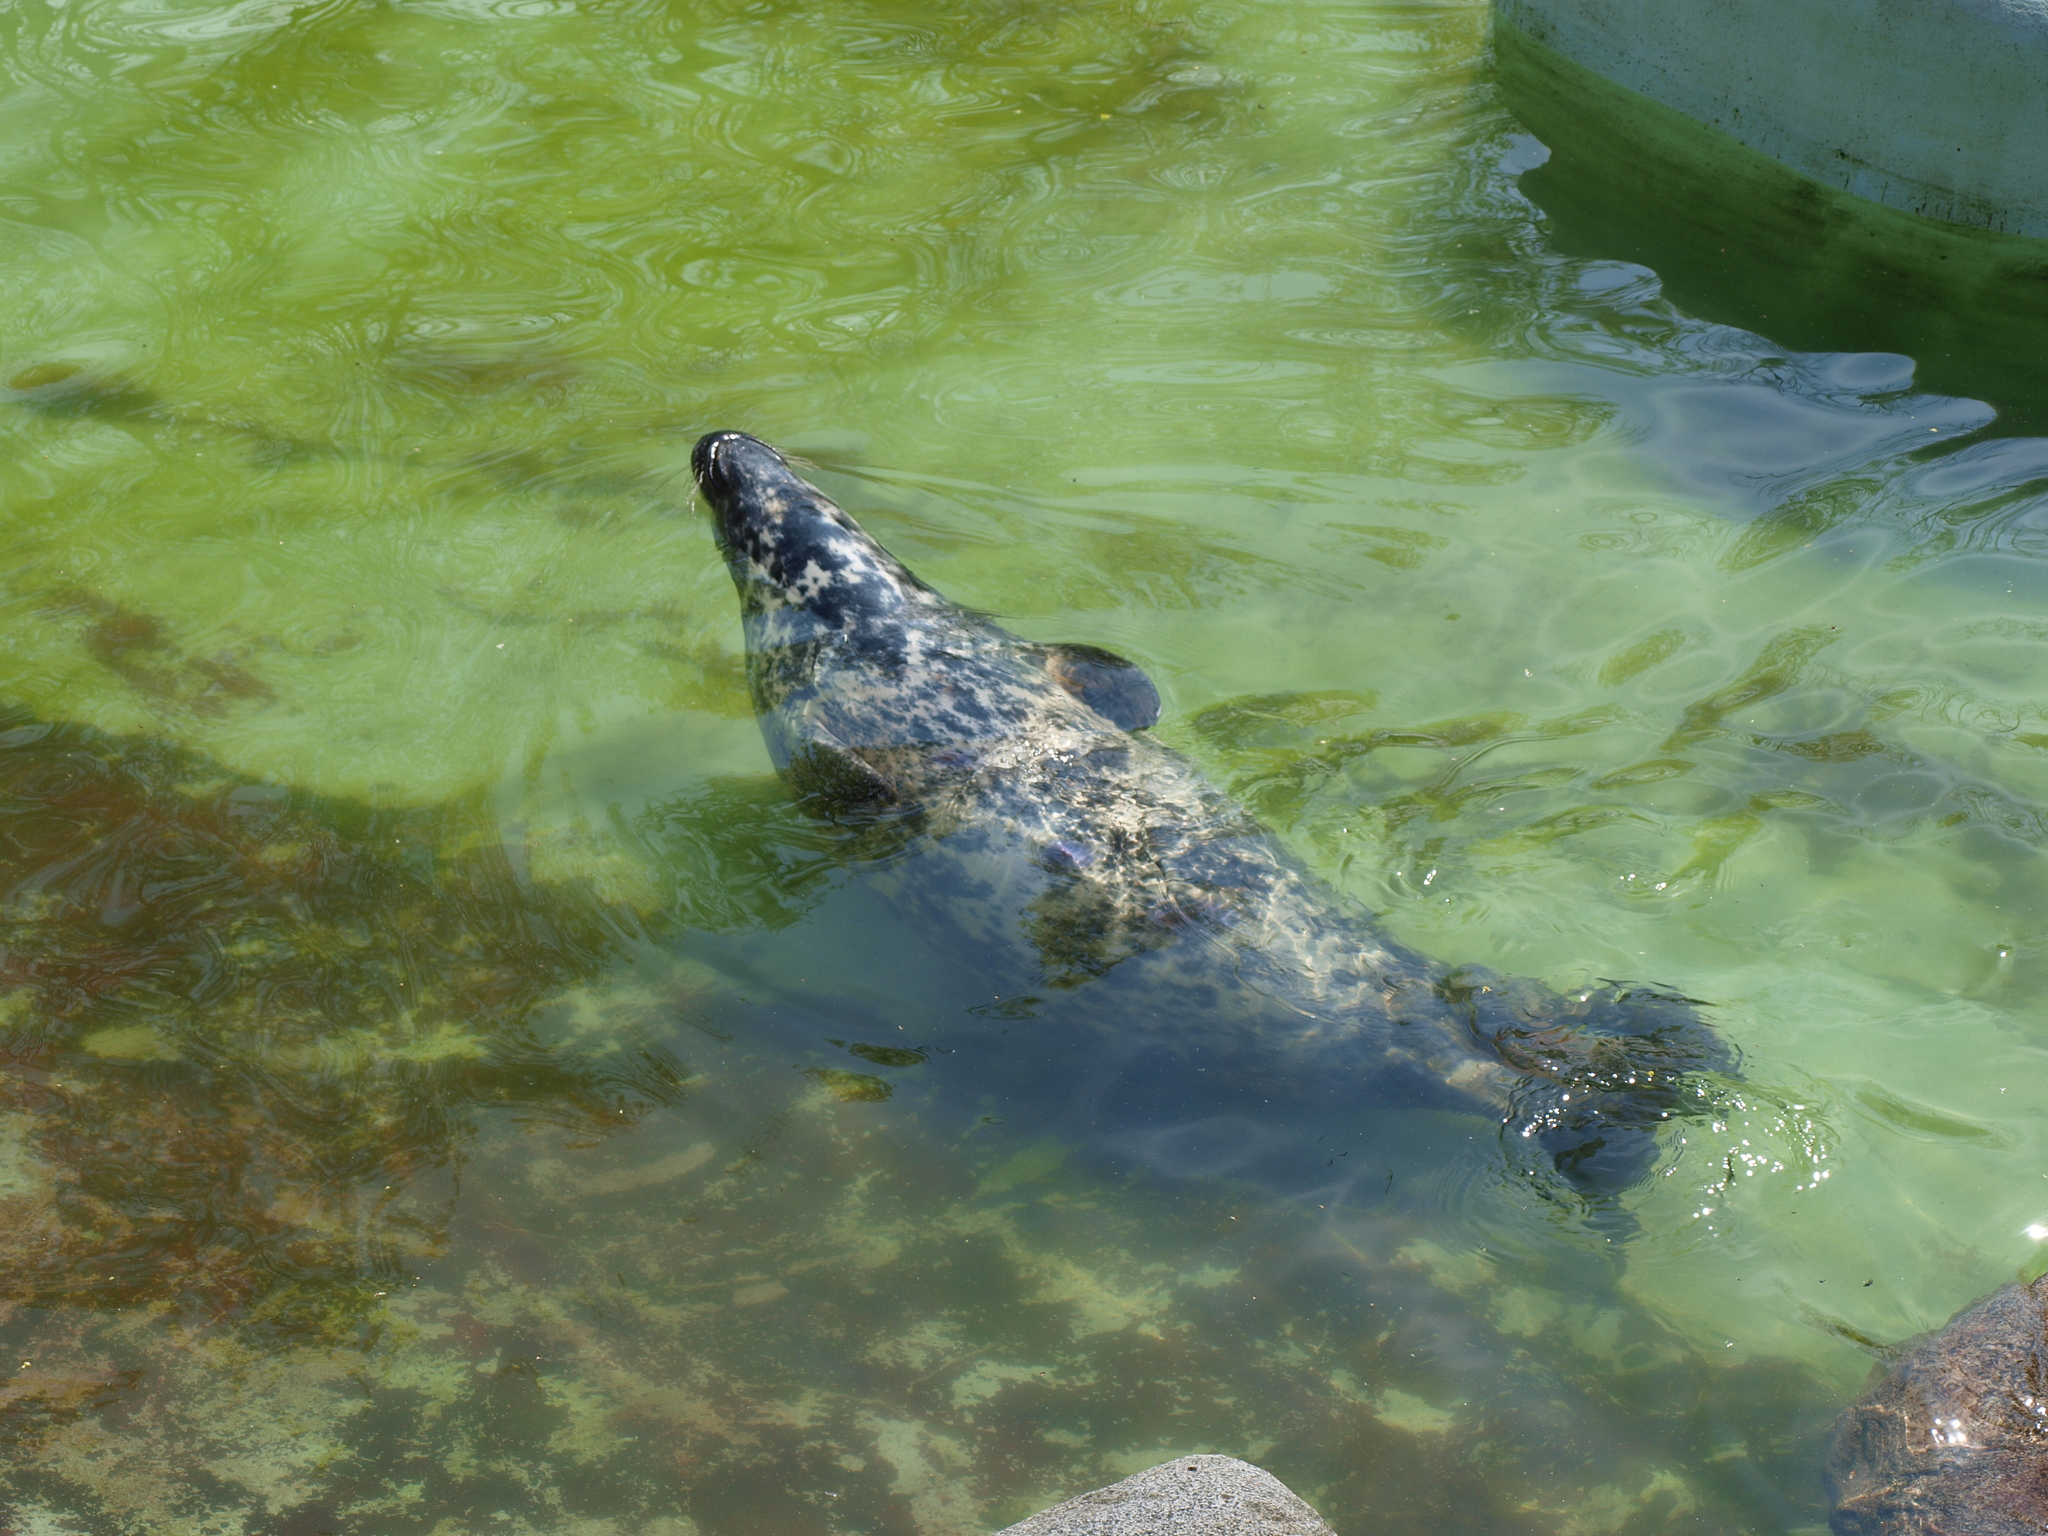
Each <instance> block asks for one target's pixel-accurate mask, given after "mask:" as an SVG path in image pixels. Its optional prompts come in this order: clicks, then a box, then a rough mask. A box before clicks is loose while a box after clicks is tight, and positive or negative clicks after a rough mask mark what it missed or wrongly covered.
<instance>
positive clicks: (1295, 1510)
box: [997, 1456, 1333, 1536]
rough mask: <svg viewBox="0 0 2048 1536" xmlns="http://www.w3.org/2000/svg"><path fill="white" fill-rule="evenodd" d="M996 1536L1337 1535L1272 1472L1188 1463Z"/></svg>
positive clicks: (1242, 1464) (1241, 1464) (1201, 1460)
mask: <svg viewBox="0 0 2048 1536" xmlns="http://www.w3.org/2000/svg"><path fill="white" fill-rule="evenodd" d="M997 1536H1333V1533H1332V1532H1331V1530H1330V1528H1329V1527H1328V1526H1327V1525H1325V1524H1323V1522H1322V1517H1321V1516H1319V1515H1318V1514H1317V1513H1316V1512H1315V1511H1314V1510H1312V1509H1310V1508H1309V1507H1308V1506H1307V1505H1306V1504H1304V1503H1302V1502H1301V1500H1300V1499H1298V1498H1296V1497H1295V1496H1294V1495H1293V1493H1291V1492H1290V1491H1289V1490H1288V1487H1287V1485H1286V1484H1285V1483H1283V1482H1281V1481H1280V1479H1279V1478H1277V1477H1275V1476H1273V1474H1272V1473H1270V1472H1262V1471H1260V1470H1259V1469H1258V1468H1257V1467H1255V1466H1253V1465H1252V1464H1251V1463H1250V1462H1248V1461H1239V1460H1238V1459H1237V1458H1236V1457H1235V1456H1181V1457H1177V1458H1176V1459H1174V1460H1172V1461H1162V1462H1161V1463H1160V1464H1159V1465H1158V1466H1156V1467H1153V1468H1151V1469H1149V1470H1147V1471H1144V1472H1140V1473H1138V1474H1137V1475H1136V1476H1135V1477H1127V1478H1125V1479H1124V1480H1123V1481H1122V1482H1120V1483H1111V1484H1110V1485H1109V1486H1108V1487H1107V1488H1098V1489H1096V1490H1095V1491H1094V1492H1093V1493H1084V1494H1082V1495H1081V1496H1080V1497H1079V1498H1078V1499H1069V1500H1067V1502H1066V1503H1064V1504H1056V1505H1054V1506H1053V1507H1052V1508H1051V1509H1048V1510H1046V1511H1045V1512H1044V1513H1043V1514H1037V1515H1033V1516H1032V1517H1031V1518H1030V1519H1029V1520H1025V1521H1023V1522H1021V1523H1020V1524H1017V1525H1013V1526H1011V1527H1010V1528H1009V1529H1008V1530H1005V1531H1000V1532H998V1533H997Z"/></svg>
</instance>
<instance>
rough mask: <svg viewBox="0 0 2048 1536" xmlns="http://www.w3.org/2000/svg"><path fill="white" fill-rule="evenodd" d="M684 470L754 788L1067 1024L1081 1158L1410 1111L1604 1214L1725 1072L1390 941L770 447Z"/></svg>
mask: <svg viewBox="0 0 2048 1536" xmlns="http://www.w3.org/2000/svg"><path fill="white" fill-rule="evenodd" d="M691 468H692V471H693V473H694V475H695V477H696V481H697V485H698V488H699V490H700V492H701V494H702V495H703V498H704V500H705V501H706V503H707V504H708V505H709V506H710V508H711V510H712V512H713V514H714V517H715V521H716V534H717V540H718V543H719V546H720V548H721V550H722V551H723V553H724V555H725V558H726V561H727V564H728V566H729V568H730V570H731V574H732V579H733V582H734V585H735V586H736V588H737V589H738V593H739V601H740V609H741V615H742V622H743V626H744V630H745V638H746V653H747V677H748V683H749V687H750V688H751V690H752V695H753V702H754V707H755V709H756V711H757V713H758V715H759V718H760V725H761V730H762V733H763V736H764V737H765V739H766V742H767V746H768V751H769V755H770V756H771V758H772V759H773V761H774V763H775V766H776V768H777V770H778V771H779V772H780V773H781V775H782V776H783V778H784V779H785V781H786V782H787V783H788V784H789V785H790V786H791V788H792V789H793V790H794V791H795V792H796V793H797V794H799V795H800V796H802V797H804V800H805V803H806V804H807V805H809V806H810V807H811V808H813V809H815V810H816V811H818V812H819V813H820V814H822V815H826V816H830V817H832V818H834V819H837V820H839V821H842V822H845V823H846V824H848V825H849V826H853V827H857V828H861V829H864V830H865V832H866V833H867V834H869V835H871V836H873V837H875V838H876V839H877V840H878V841H877V843H876V846H877V847H878V848H882V849H886V856H882V855H881V854H878V856H877V857H876V858H875V859H874V861H873V865H874V871H875V873H874V888H875V889H876V891H877V892H878V893H879V894H881V895H883V896H884V897H886V898H887V899H888V900H890V901H891V902H892V903H894V904H895V905H896V906H897V907H898V908H899V910H901V911H902V912H903V913H904V915H905V916H906V917H907V918H908V919H910V920H912V921H915V922H917V923H918V924H920V926H921V928H922V929H923V931H924V933H925V935H926V936H927V938H929V939H930V941H931V942H933V943H934V944H937V945H939V946H941V947H942V948H944V949H946V950H948V951H950V952H951V953H953V954H954V955H956V956H961V957H964V958H965V959H966V961H967V963H969V964H971V965H973V966H974V967H976V968H977V969H978V971H979V973H980V974H981V975H982V976H983V977H984V978H985V979H986V980H987V981H988V982H989V983H990V986H991V989H992V990H997V991H1005V990H1014V989H1037V990H1049V991H1053V992H1055V993H1057V994H1060V995H1062V996H1065V997H1067V998H1069V999H1071V1000H1073V1002H1074V1006H1070V1007H1068V1008H1067V1009H1066V1010H1065V1012H1064V1013H1063V1016H1062V1018H1063V1024H1062V1028H1063V1029H1064V1030H1066V1033H1064V1034H1062V1035H1061V1036H1060V1043H1059V1045H1058V1047H1057V1050H1058V1053H1059V1056H1060V1060H1061V1063H1062V1065H1061V1067H1060V1069H1059V1073H1058V1074H1057V1075H1060V1076H1062V1077H1063V1079H1064V1080H1065V1081H1067V1082H1068V1083H1069V1085H1070V1087H1071V1089H1072V1093H1073V1095H1074V1096H1075V1097H1076V1099H1077V1100H1081V1099H1085V1100H1086V1118H1087V1119H1088V1120H1089V1122H1090V1125H1091V1128H1092V1130H1093V1131H1094V1132H1095V1133H1097V1134H1098V1135H1109V1136H1112V1137H1114V1136H1123V1137H1125V1138H1126V1140H1127V1142H1128V1143H1129V1145H1130V1146H1131V1148H1132V1149H1133V1150H1134V1152H1135V1154H1136V1155H1138V1156H1139V1157H1141V1158H1142V1159H1143V1160H1145V1161H1147V1162H1149V1163H1151V1164H1152V1165H1153V1166H1155V1167H1166V1166H1169V1165H1171V1167H1172V1168H1173V1169H1174V1170H1176V1171H1182V1172H1225V1171H1231V1170H1234V1169H1238V1168H1241V1167H1243V1166H1246V1165H1247V1163H1248V1162H1249V1161H1252V1160H1255V1159H1257V1158H1259V1157H1263V1156H1266V1155H1268V1153H1269V1152H1271V1151H1272V1150H1273V1149H1275V1148H1278V1147H1280V1146H1281V1145H1282V1144H1288V1145H1291V1146H1293V1147H1294V1154H1293V1155H1295V1156H1296V1157H1297V1158H1298V1159H1300V1158H1304V1157H1305V1156H1306V1155H1307V1154H1306V1153H1305V1152H1304V1150H1303V1148H1304V1146H1305V1145H1306V1138H1305V1137H1303V1136H1300V1135H1299V1134H1298V1132H1299V1131H1300V1129H1301V1128H1302V1127H1303V1126H1305V1125H1308V1124H1310V1123H1315V1124H1319V1125H1321V1126H1322V1127H1323V1129H1324V1130H1325V1131H1327V1129H1328V1125H1329V1118H1328V1117H1329V1113H1331V1112H1335V1113H1337V1114H1340V1115H1341V1114H1348V1113H1350V1112H1351V1111H1352V1110H1353V1109H1355V1108H1357V1107H1359V1106H1361V1105H1363V1104H1365V1103H1366V1102H1368V1101H1385V1100H1389V1099H1391V1100H1394V1101H1397V1102H1411V1103H1416V1102H1419V1103H1425V1104H1433V1105H1438V1106H1446V1107H1454V1108H1458V1109H1462V1110H1465V1111H1468V1112H1473V1113H1479V1114H1484V1115H1486V1116H1488V1117H1489V1118H1491V1119H1492V1120H1494V1121H1496V1122H1497V1123H1499V1124H1500V1125H1501V1126H1503V1127H1504V1128H1505V1130H1506V1132H1507V1135H1508V1139H1509V1140H1510V1143H1511V1144H1516V1145H1519V1146H1521V1147H1524V1148H1526V1149H1529V1150H1530V1151H1532V1152H1538V1153H1540V1154H1541V1155H1540V1156H1538V1157H1537V1158H1535V1159H1534V1163H1535V1164H1537V1165H1544V1164H1547V1165H1548V1167H1549V1168H1554V1169H1555V1170H1556V1172H1557V1173H1559V1174H1561V1175H1562V1176H1563V1177H1564V1179H1565V1181H1566V1182H1567V1183H1568V1184H1569V1185H1572V1186H1576V1187H1577V1188H1578V1189H1580V1190H1582V1191H1585V1192H1587V1193H1590V1194H1593V1195H1596V1196H1604V1195H1608V1194H1612V1193H1613V1192H1615V1191H1617V1190H1619V1189H1620V1188H1623V1187H1626V1186H1627V1185H1628V1184H1630V1183H1632V1182H1634V1181H1635V1180H1636V1179H1637V1178H1639V1177H1640V1176H1641V1175H1642V1174H1643V1173H1644V1172H1645V1171H1646V1170H1647V1168H1648V1166H1649V1165H1650V1163H1651V1162H1653V1161H1654V1158H1655V1155H1656V1143H1655V1131H1656V1128H1657V1127H1658V1126H1659V1125H1661V1124H1663V1123H1664V1122H1665V1121H1667V1120H1669V1119H1670V1118H1671V1117H1672V1116H1673V1115H1676V1114H1681V1113H1684V1112H1686V1111H1687V1110H1688V1109H1692V1108H1697V1107H1700V1105H1701V1103H1702V1098H1701V1096H1702V1094H1703V1092H1704V1090H1703V1089H1702V1088H1701V1087H1700V1086H1699V1085H1698V1083H1697V1081H1696V1078H1695V1076H1694V1075H1695V1074H1697V1073H1699V1072H1701V1071H1703V1070H1712V1069H1720V1070H1732V1069H1733V1066H1734V1060H1733V1057H1732V1055H1731V1053H1730V1052H1729V1051H1728V1049H1727V1048H1726V1047H1725V1046H1724V1045H1723V1044H1722V1042H1721V1041H1720V1040H1719V1039H1718V1037H1717V1036H1716V1035H1715V1034H1714V1033H1713V1031H1712V1030H1711V1029H1709V1028H1708V1027H1707V1025H1706V1024H1705V1023H1704V1021H1703V1020H1702V1018H1701V1016H1700V1013H1699V1011H1698V1005H1697V1004H1695V1003H1694V1002H1693V1001H1691V1000H1689V999H1685V998H1681V997H1677V996H1674V995H1672V994H1670V993H1668V992H1664V991H1661V990H1658V989H1654V988H1645V987H1638V986H1607V987H1603V988H1600V989H1597V990H1587V991H1584V992H1577V993H1574V994H1571V995H1570V996H1559V995H1558V994H1556V993H1554V992H1552V991H1550V990H1548V989H1546V988H1544V987H1542V986H1540V985H1537V984H1535V983H1533V982H1525V981H1515V980H1510V979H1507V978H1503V977H1499V976H1496V975H1493V974H1491V973H1489V972H1485V971H1480V970H1476V969H1470V968H1453V967H1448V966H1445V965H1442V964H1439V963H1438V962H1436V961H1434V960H1431V959H1429V958H1428V957H1426V956H1424V955H1421V954H1418V953H1417V952H1415V951H1413V950H1411V949H1408V948H1406V947H1404V946H1402V945H1401V944H1399V943H1397V942H1396V941H1395V940H1394V939H1392V938H1391V937H1390V936H1389V935H1388V934H1386V933H1385V932H1384V931H1383V930H1382V929H1381V928H1380V927H1379V926H1378V925H1377V924H1375V923H1374V922H1373V921H1372V919H1371V917H1370V915H1369V914H1366V913H1364V912H1362V911H1360V910H1357V909H1356V908H1354V907H1353V906H1351V905H1350V904H1348V903H1346V902H1345V901H1344V900H1343V899H1342V898H1340V897H1339V896H1338V895H1337V893H1336V892H1334V891H1333V890H1331V889H1330V888H1329V887H1328V886H1327V885H1325V884H1324V883H1323V882H1322V881H1321V880H1319V879H1318V878H1316V877H1315V876H1314V875H1313V874H1312V873H1311V872H1309V871H1308V870H1307V869H1305V868H1304V867H1303V866H1302V865H1301V863H1300V862H1299V861H1298V860H1296V859H1295V858H1294V857H1293V856H1292V855H1291V854H1289V853H1288V852H1287V850H1286V849H1285V848H1284V847H1283V846H1282V845H1281V844H1280V843H1279V842H1278V841H1277V840H1276V839H1275V838H1274V837H1272V836H1271V835H1270V834H1269V833H1268V832H1266V831H1265V829H1264V828H1262V827H1260V826H1259V825H1258V824H1257V823H1256V822H1255V821H1254V820H1253V819H1252V818H1251V817H1250V815H1249V814H1248V813H1247V812H1246V811H1245V810H1244V809H1243V808H1242V807H1241V806H1239V805H1238V804H1237V803H1236V802H1235V801H1233V800H1232V799H1231V798H1230V797H1229V796H1228V795H1227V794H1225V793H1224V792H1223V791H1222V790H1221V789H1219V788H1218V787H1217V786H1216V785H1214V784H1212V783H1210V782H1209V781H1208V780H1207V779H1206V778H1205V777H1204V776H1203V774H1202V773H1201V772H1200V770H1199V769H1198V768H1197V767H1196V766H1195V765H1194V764H1193V763H1191V762H1189V761H1188V760H1187V759H1186V758H1184V757H1182V756H1181V755H1180V754H1179V753H1177V752H1175V751H1173V750H1171V749H1169V748H1168V747H1166V746H1165V745H1163V744H1161V743H1160V742H1158V741H1156V740H1154V739H1152V738H1151V737H1149V736H1147V735H1146V734H1144V733H1145V731H1146V728H1147V727H1149V726H1151V725H1152V724H1153V723H1154V722H1155V721H1156V720H1157V719H1158V717H1159V712H1160V701H1159V694H1158V691H1157V689H1156V688H1155V687H1154V686H1153V684H1152V682H1151V680H1150V679H1149V678H1148V677H1146V676H1145V674H1144V673H1143V671H1142V670H1140V669H1139V668H1138V667H1136V666H1134V665H1133V664H1132V663H1130V662H1129V661H1126V660H1125V659H1123V658H1122V657H1119V656H1116V655H1114V654H1112V653H1111V652H1108V651H1104V650H1100V649H1097V648H1094V647H1091V646H1074V645H1042V644H1036V643H1033V642H1030V641H1026V640H1022V639H1020V638H1018V637H1017V636H1015V635H1013V634H1010V633H1009V632H1007V631H1005V630H1004V629H1003V628H1002V627H1001V626H999V625H998V624H996V623H995V622H993V621H992V620H990V619H989V618H987V617H986V616H984V615H982V614H978V613H975V612H972V611H970V610H968V609H966V608H963V607H962V606H960V605H959V604H957V603H953V602H951V601H949V600H947V599H946V598H945V597H943V596H941V595H940V594H939V593H937V592H935V591H933V590H932V589H931V588H930V587H929V586H927V585H926V584H925V583H923V582H922V581H920V580H918V578H917V577H916V576H914V575H913V574H912V573H911V572H910V571H909V570H907V569H905V568H904V566H903V565H902V564H901V563H900V562H898V561H897V560H896V559H895V558H894V557H893V556H891V555H890V554H889V553H888V551H887V550H885V549H883V548H882V546H881V545H880V544H879V543H878V542H876V540H874V539H873V538H872V537H870V536H869V535H868V534H867V533H866V532H865V531H863V530H862V529H861V528H860V526H859V525H858V524H857V523H855V522H854V520H853V519H852V518H851V517H849V516H848V515H847V514H846V513H845V512H844V511H842V510H841V509H840V508H839V507H837V506H835V505H834V504H833V502H832V501H831V499H830V498H828V497H827V496H825V495H824V493H823V492H821V491H819V490H818V489H817V488H816V487H815V486H813V485H811V484H809V483H808V482H806V481H805V480H803V479H802V478H800V477H799V476H798V475H797V474H796V473H795V472H794V471H793V470H792V469H791V468H790V466H789V464H788V462H787V461H786V460H785V459H784V458H783V457H782V455H781V454H779V453H777V452H776V451H775V449H773V448H771V447H770V446H769V445H768V444H766V443H764V442H762V441H760V440H759V439H757V438H754V437H750V436H748V435H747V434H746V433H743V432H734V431H721V432H712V433H709V434H708V435H706V436H705V437H704V438H703V439H702V440H700V441H699V442H698V444H697V445H696V448H695V450H694V452H693V453H692V456H691ZM1077 1021H1078V1022H1077ZM1077 1028H1078V1029H1080V1030H1082V1031H1084V1032H1087V1033H1088V1034H1089V1038H1090V1040H1091V1047H1090V1049H1089V1050H1088V1051H1085V1052H1079V1053H1077V1051H1076V1049H1075V1048H1074V1035H1073V1033H1072V1031H1073V1030H1074V1029H1077ZM1045 1049H1046V1050H1047V1051H1052V1050H1054V1049H1055V1047H1054V1045H1053V1044H1052V1040H1051V1037H1050V1035H1048V1036H1047V1041H1046V1045H1045ZM1311 1110H1312V1111H1313V1113H1308V1112H1309V1111H1311ZM1304 1115H1306V1118H1304ZM1318 1166H1321V1164H1320V1160H1318Z"/></svg>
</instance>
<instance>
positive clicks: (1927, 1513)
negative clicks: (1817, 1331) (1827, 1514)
mask: <svg viewBox="0 0 2048 1536" xmlns="http://www.w3.org/2000/svg"><path fill="white" fill-rule="evenodd" d="M2044 1314H2048V1276H2044V1277H2042V1278H2041V1279H2039V1280H2036V1281H2035V1282H2034V1283H2033V1284H2032V1285H2008V1286H2004V1287H2002V1288H2001V1289H1999V1290H1997V1291H1994V1292H1992V1294H1991V1295H1989V1296H1987V1297H1985V1298H1984V1300H1982V1301H1980V1302H1978V1303H1977V1304H1976V1305H1975V1306H1974V1307H1970V1308H1968V1309H1967V1310H1965V1311H1963V1312H1960V1313H1958V1314H1957V1315H1956V1316H1955V1317H1954V1318H1952V1319H1950V1321H1949V1323H1948V1326H1947V1327H1945V1328H1943V1329H1941V1330H1940V1331H1939V1332H1936V1333H1931V1334H1928V1335H1926V1336H1925V1337H1923V1338H1920V1339H1918V1340H1916V1341H1914V1342H1912V1343H1911V1344H1908V1345H1907V1346H1906V1347H1905V1348H1904V1349H1903V1350H1902V1351H1901V1352H1900V1354H1899V1356H1898V1357H1897V1359H1896V1360H1895V1361H1894V1362H1893V1364H1892V1366H1891V1368H1890V1370H1888V1371H1887V1372H1886V1373H1885V1374H1884V1375H1883V1376H1882V1377H1881V1378H1879V1379H1878V1380H1876V1381H1874V1382H1873V1383H1872V1384H1871V1385H1870V1386H1869V1387H1868V1388H1867V1389H1866V1390H1865V1391H1864V1394H1863V1396H1862V1397H1860V1398H1858V1399H1857V1400H1856V1401H1855V1403H1853V1404H1852V1405H1851V1406H1850V1407H1849V1410H1848V1411H1847V1412H1846V1413H1844V1414H1843V1415H1842V1417H1841V1420H1840V1422H1839V1423H1837V1425H1836V1426H1835V1436H1834V1443H1833V1445H1832V1446H1831V1447H1830V1448H1829V1451H1828V1463H1827V1479H1828V1500H1829V1504H1830V1506H1831V1508H1832V1511H1833V1512H1832V1516H1831V1518H1830V1521H1829V1523H1830V1525H1831V1526H1832V1527H1833V1529H1834V1530H1835V1532H1836V1533H1837V1536H2019V1533H2021V1532H2039V1531H2041V1530H2044V1529H2048V1315H2044Z"/></svg>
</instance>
